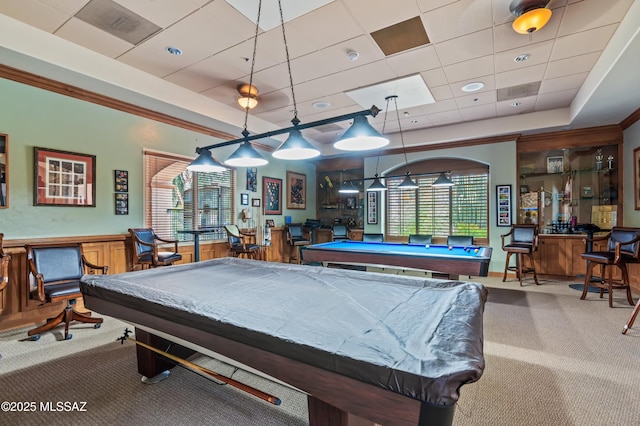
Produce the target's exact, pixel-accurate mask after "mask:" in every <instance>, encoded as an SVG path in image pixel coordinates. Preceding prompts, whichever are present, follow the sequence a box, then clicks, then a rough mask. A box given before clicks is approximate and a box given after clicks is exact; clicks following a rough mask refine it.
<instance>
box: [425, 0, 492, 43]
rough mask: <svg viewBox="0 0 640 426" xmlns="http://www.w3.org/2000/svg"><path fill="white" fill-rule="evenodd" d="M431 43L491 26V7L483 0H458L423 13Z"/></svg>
mask: <svg viewBox="0 0 640 426" xmlns="http://www.w3.org/2000/svg"><path fill="white" fill-rule="evenodd" d="M423 21H424V22H425V28H426V29H427V34H428V35H429V39H430V40H431V42H432V43H440V42H443V41H445V40H450V39H454V38H458V37H460V36H461V35H465V34H471V33H474V32H477V31H480V30H484V29H487V28H489V29H490V28H492V27H493V20H492V16H491V8H490V7H487V5H486V3H485V2H482V1H475V0H459V1H457V2H455V3H450V4H447V5H444V6H442V7H440V8H438V9H433V10H430V11H428V12H426V13H424V14H423Z"/></svg>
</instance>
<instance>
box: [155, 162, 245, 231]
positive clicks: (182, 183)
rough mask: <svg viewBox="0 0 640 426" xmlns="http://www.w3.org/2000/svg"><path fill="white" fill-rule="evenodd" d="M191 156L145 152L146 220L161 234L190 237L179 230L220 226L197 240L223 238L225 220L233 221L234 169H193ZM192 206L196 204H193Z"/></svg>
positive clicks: (227, 222) (226, 221)
mask: <svg viewBox="0 0 640 426" xmlns="http://www.w3.org/2000/svg"><path fill="white" fill-rule="evenodd" d="M190 162H191V159H190V158H187V157H181V156H176V155H171V154H164V153H158V152H153V151H145V152H144V180H145V191H144V196H145V224H146V226H149V227H151V228H153V229H154V231H155V232H156V234H158V235H159V236H161V237H163V238H169V239H176V240H179V241H185V240H192V239H193V236H192V235H191V234H181V233H178V231H181V230H184V229H194V228H201V227H205V226H207V227H221V228H220V230H219V231H218V232H212V233H206V234H202V235H200V240H214V239H223V238H226V236H225V234H224V229H223V228H222V227H223V226H224V225H225V224H229V223H232V222H233V220H232V219H233V217H234V211H233V209H234V204H233V199H234V188H235V172H233V171H231V170H228V171H226V172H223V173H202V172H200V173H195V172H190V171H189V170H187V166H188V165H189V163H190ZM194 206H195V208H194Z"/></svg>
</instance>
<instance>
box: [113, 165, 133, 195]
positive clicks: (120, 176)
mask: <svg viewBox="0 0 640 426" xmlns="http://www.w3.org/2000/svg"><path fill="white" fill-rule="evenodd" d="M113 174H114V188H115V191H116V192H129V172H128V171H126V170H114V172H113Z"/></svg>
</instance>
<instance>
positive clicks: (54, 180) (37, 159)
mask: <svg viewBox="0 0 640 426" xmlns="http://www.w3.org/2000/svg"><path fill="white" fill-rule="evenodd" d="M33 172H34V179H33V186H34V188H33V205H34V206H74V207H95V206H96V182H95V178H96V156H95V155H89V154H78V153H75V152H67V151H58V150H55V149H48V148H38V147H34V149H33Z"/></svg>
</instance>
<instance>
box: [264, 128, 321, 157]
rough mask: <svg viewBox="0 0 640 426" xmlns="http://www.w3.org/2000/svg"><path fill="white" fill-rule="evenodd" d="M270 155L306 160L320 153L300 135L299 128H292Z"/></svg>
mask: <svg viewBox="0 0 640 426" xmlns="http://www.w3.org/2000/svg"><path fill="white" fill-rule="evenodd" d="M271 155H273V156H274V157H275V158H279V159H281V160H307V159H309V158H314V157H317V156H318V155H320V151H319V150H317V149H316V148H314V147H313V145H311V144H310V143H309V142H308V141H307V140H306V139H305V138H304V137H303V136H302V133H301V132H300V130H298V129H292V130H291V131H290V132H289V137H288V138H287V140H286V141H284V143H283V144H282V145H280V148H278V149H277V150H276V151H275V152H274V153H273V154H271Z"/></svg>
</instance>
